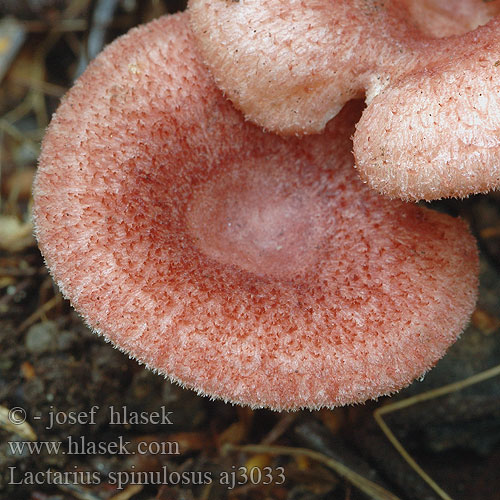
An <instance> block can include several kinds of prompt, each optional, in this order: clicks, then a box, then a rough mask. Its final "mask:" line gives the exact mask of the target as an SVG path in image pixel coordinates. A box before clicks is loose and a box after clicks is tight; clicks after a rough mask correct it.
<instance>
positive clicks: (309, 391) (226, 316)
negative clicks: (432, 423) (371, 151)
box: [34, 13, 478, 410]
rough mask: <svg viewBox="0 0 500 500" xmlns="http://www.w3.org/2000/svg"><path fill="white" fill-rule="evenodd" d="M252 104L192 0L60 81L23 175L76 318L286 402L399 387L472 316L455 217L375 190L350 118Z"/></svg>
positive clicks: (259, 397)
mask: <svg viewBox="0 0 500 500" xmlns="http://www.w3.org/2000/svg"><path fill="white" fill-rule="evenodd" d="M359 114H360V103H351V104H350V105H348V106H347V107H346V108H345V110H344V111H342V112H341V113H340V114H339V116H338V118H336V119H334V120H332V121H331V123H330V124H329V125H328V126H327V127H326V129H325V132H324V134H322V135H313V136H308V137H304V138H302V139H300V138H296V137H291V138H283V137H280V136H277V135H274V134H270V133H265V132H263V131H262V130H261V129H260V128H259V127H257V126H255V125H253V124H251V123H250V122H248V121H246V120H245V119H244V117H243V116H242V115H241V114H240V113H239V112H238V111H237V110H235V109H234V108H233V106H232V105H231V103H230V102H229V101H228V100H226V99H225V98H224V97H223V95H222V93H221V92H220V91H219V90H218V89H217V87H216V86H215V83H214V82H213V80H212V78H211V76H210V74H209V71H208V70H207V69H206V68H205V66H204V65H203V63H202V61H201V59H200V58H199V57H198V55H197V53H196V51H195V48H194V40H193V36H192V34H191V32H190V30H189V29H188V23H187V17H186V14H185V13H184V14H179V15H174V16H169V17H164V18H161V19H159V20H156V21H153V22H151V23H150V24H148V25H145V26H143V27H140V28H138V29H133V30H132V31H131V32H129V33H128V34H127V35H125V36H123V37H121V38H119V39H118V40H116V41H115V42H114V43H113V44H111V45H110V46H108V47H107V48H106V49H105V50H104V52H103V53H101V54H100V55H99V56H98V57H97V58H96V59H95V61H94V62H93V63H91V65H90V66H89V68H88V69H87V71H86V72H85V73H84V74H83V76H82V77H81V78H80V79H79V80H78V81H77V83H76V84H75V86H74V87H73V88H72V89H71V90H70V91H69V93H68V94H67V96H66V97H65V99H64V100H63V102H62V104H61V105H60V107H59V109H58V111H57V113H56V114H55V116H54V117H53V120H52V122H51V124H50V126H49V129H48V131H47V134H46V136H45V138H44V141H43V148H42V154H41V157H40V162H39V169H38V173H37V176H36V181H35V188H34V200H35V203H34V219H35V223H36V236H37V238H38V242H39V245H40V248H41V250H42V253H43V255H44V257H45V259H46V263H47V265H48V267H49V269H50V271H51V273H52V275H53V277H54V279H55V281H56V282H57V283H58V284H59V287H60V288H61V290H62V292H63V293H64V295H65V296H66V297H67V298H69V299H70V301H71V302H72V304H73V306H74V307H75V308H76V310H77V311H78V312H79V313H80V314H81V315H82V316H83V318H84V319H85V321H86V322H87V323H88V325H89V326H90V327H91V328H92V329H93V330H94V331H95V332H97V333H100V334H102V335H103V336H104V337H105V338H106V339H107V340H109V341H111V342H112V343H113V344H114V345H115V346H116V347H118V348H119V349H121V350H123V351H125V352H127V353H128V354H129V355H131V356H133V357H135V358H136V359H138V360H139V361H140V362H142V363H145V364H146V365H147V366H149V367H150V368H152V369H154V370H156V371H158V372H159V373H162V374H164V375H165V376H168V377H169V378H170V379H171V380H174V381H177V382H179V383H181V384H182V385H185V386H187V387H190V388H193V389H195V390H197V391H198V392H199V393H201V394H205V395H210V396H211V397H217V398H222V399H224V400H226V401H232V402H236V403H241V404H246V405H251V406H252V407H269V408H273V409H277V410H278V409H297V408H302V407H308V408H319V407H323V406H328V407H332V406H335V405H344V404H348V403H354V402H360V401H365V400H366V399H368V398H374V397H377V396H379V395H381V394H388V393H392V392H393V391H396V390H398V389H400V388H401V387H403V386H405V385H407V384H409V383H410V382H411V381H412V380H413V379H414V378H415V377H418V376H421V375H422V374H423V373H425V372H426V370H428V369H429V368H430V367H431V366H433V365H434V364H435V363H436V362H437V360H438V359H439V358H440V357H441V356H442V355H443V354H444V353H445V351H446V349H447V348H448V347H449V345H450V344H452V343H453V342H454V341H455V340H456V338H457V336H458V335H459V334H460V332H461V331H462V330H463V328H464V326H465V325H466V323H467V321H468V318H469V315H470V314H471V312H472V310H473V308H474V304H475V301H476V294H477V274H478V256H477V250H476V245H475V241H474V239H473V237H472V236H471V235H470V233H469V231H468V228H467V226H466V224H465V223H464V222H463V221H461V220H459V219H454V218H452V217H450V216H447V215H444V214H440V213H437V212H434V211H431V210H428V209H425V208H421V207H418V206H416V205H413V204H404V203H402V202H400V201H396V202H391V201H389V200H386V199H383V198H382V197H380V196H378V195H377V194H376V193H375V192H373V191H371V190H369V189H367V188H366V187H365V186H364V185H363V184H362V183H361V182H360V181H359V179H358V178H357V176H356V174H355V171H354V170H353V169H352V156H351V153H350V149H351V142H350V140H349V136H350V134H351V133H352V131H353V127H354V123H355V122H356V120H357V119H358V118H359Z"/></svg>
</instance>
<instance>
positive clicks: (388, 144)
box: [189, 0, 500, 200]
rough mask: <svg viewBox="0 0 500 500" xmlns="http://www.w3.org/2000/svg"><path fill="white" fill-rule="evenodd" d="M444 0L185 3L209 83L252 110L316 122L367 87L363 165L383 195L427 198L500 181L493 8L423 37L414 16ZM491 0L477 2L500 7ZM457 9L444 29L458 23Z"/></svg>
mask: <svg viewBox="0 0 500 500" xmlns="http://www.w3.org/2000/svg"><path fill="white" fill-rule="evenodd" d="M478 2H479V0H468V1H466V2H464V3H465V4H466V5H467V8H466V9H465V11H464V10H463V9H462V10H458V12H459V13H461V14H463V16H465V14H466V13H468V12H471V11H472V10H473V7H477V4H478ZM442 3H443V2H440V1H436V0H434V1H433V2H430V3H429V2H427V4H426V5H427V10H426V11H424V12H422V10H421V9H422V8H423V6H422V5H420V7H419V8H416V7H415V0H405V1H404V2H402V1H401V0H388V1H386V2H382V3H380V2H366V1H364V0H336V1H331V0H312V1H310V2H303V1H302V0H245V1H241V2H228V1H226V0H190V9H189V10H190V14H191V24H192V27H193V29H194V32H195V34H196V36H197V39H198V43H199V47H200V49H201V51H202V54H203V56H204V58H205V60H206V62H207V64H208V65H209V67H210V69H211V71H212V73H213V75H214V77H215V79H216V81H217V84H218V85H219V86H220V87H221V88H222V90H223V91H224V92H225V93H226V95H227V96H228V97H229V98H230V99H231V100H232V101H233V102H234V103H235V105H236V106H237V107H238V108H240V109H241V110H242V111H243V112H244V113H245V115H246V116H247V117H248V118H249V119H250V120H252V121H254V122H255V123H258V124H260V125H261V126H263V127H264V128H266V129H268V130H271V131H275V132H277V133H280V134H285V135H286V134H310V133H319V132H321V131H322V130H323V129H324V127H325V125H326V123H327V122H328V121H329V120H330V119H331V118H332V117H334V116H335V115H336V114H337V113H338V112H339V111H340V109H341V108H342V106H343V105H344V104H345V103H346V102H348V101H349V100H350V99H353V98H357V97H362V96H364V95H366V100H367V103H368V107H367V109H366V111H365V112H364V114H363V118H362V119H361V121H360V123H359V124H358V126H357V132H356V134H355V136H354V154H355V159H356V166H357V168H358V170H359V172H360V175H361V177H362V178H363V180H365V181H366V182H368V184H369V185H370V186H371V187H373V188H375V189H377V190H378V191H380V192H381V193H383V194H385V195H387V196H389V197H400V198H402V199H405V200H419V199H427V200H431V199H438V198H442V197H450V196H467V195H468V194H471V193H478V192H486V191H488V190H490V189H495V188H498V187H499V186H500V132H499V131H500V66H499V58H500V56H499V54H500V19H495V20H493V21H491V22H490V23H489V24H488V25H487V26H485V27H480V28H477V29H476V30H475V31H473V32H470V33H466V34H463V35H461V36H456V37H451V38H444V39H434V38H429V37H428V36H427V35H426V34H425V33H423V32H422V31H421V30H419V29H418V27H417V26H422V24H423V23H422V19H421V18H419V17H418V16H419V15H429V12H432V8H434V11H435V12H438V11H439V8H438V7H439V6H440V5H441V4H442ZM494 3H495V6H494V7H493V6H491V7H490V8H489V9H491V10H489V9H488V10H487V9H486V8H483V9H479V10H478V12H481V13H482V15H483V17H486V16H487V15H488V14H489V13H491V12H498V11H499V10H500V1H499V0H496V1H495V2H494ZM464 12H465V14H464ZM410 13H413V15H414V16H416V17H414V18H411V17H410ZM463 16H462V15H458V14H457V16H456V17H455V18H454V22H451V21H450V22H448V23H445V24H442V25H441V27H442V30H443V32H446V33H451V32H460V31H464V30H465V29H466V28H467V27H468V26H466V25H464V24H463V23H464V17H463ZM483 17H481V16H476V17H475V21H474V24H475V23H477V22H480V20H482V19H483ZM430 19H432V21H433V23H434V24H432V25H429V24H428V25H424V26H426V28H425V29H426V30H427V34H434V35H435V34H436V31H439V26H437V25H436V24H435V23H436V22H437V21H439V19H438V16H437V14H436V15H435V16H434V17H432V16H431V18H430ZM474 24H473V25H474Z"/></svg>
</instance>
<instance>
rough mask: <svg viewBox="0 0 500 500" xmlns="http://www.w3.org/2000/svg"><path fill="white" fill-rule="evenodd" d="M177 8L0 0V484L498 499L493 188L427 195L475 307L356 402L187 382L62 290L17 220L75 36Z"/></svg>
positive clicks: (84, 495) (225, 494)
mask: <svg viewBox="0 0 500 500" xmlns="http://www.w3.org/2000/svg"><path fill="white" fill-rule="evenodd" d="M99 8H101V9H102V11H99V12H101V14H102V16H103V17H101V19H100V21H99V22H97V21H96V12H97V9H99ZM181 8H183V4H182V1H169V0H165V1H160V0H145V1H141V2H138V1H134V0H122V1H90V0H71V1H70V0H66V1H65V0H61V1H49V0H38V1H34V0H32V1H28V0H25V1H19V0H18V1H7V0H0V78H1V86H0V147H1V152H0V181H1V205H0V498H1V499H32V500H56V499H57V500H62V499H68V500H69V499H84V500H99V499H101V500H104V499H106V500H107V499H115V500H125V499H128V498H133V499H137V500H140V499H158V500H174V499H178V500H180V499H186V500H190V499H200V500H201V499H205V500H208V499H225V498H235V499H236V498H238V499H255V500H260V499H279V500H285V499H288V500H292V499H293V500H320V499H346V500H347V499H350V500H355V499H362V498H378V499H391V498H400V499H402V500H426V499H429V500H430V499H438V498H450V497H451V498H453V499H456V500H476V499H477V500H493V499H498V498H500V474H499V473H498V471H499V470H500V368H499V366H500V195H499V194H498V193H492V194H489V195H482V196H473V197H470V198H468V199H466V200H463V201H446V202H440V203H435V204H434V208H436V209H438V210H445V211H447V212H448V213H450V214H452V215H457V216H458V215H459V216H461V217H463V218H465V219H466V220H467V221H468V222H469V224H470V226H471V229H472V231H473V233H474V234H475V236H476V237H477V239H478V242H479V248H480V252H481V288H480V298H479V302H478V305H477V309H476V312H475V313H474V315H473V317H472V320H471V324H470V326H469V328H468V329H467V330H466V331H465V332H464V333H463V335H462V336H461V338H460V340H459V341H458V342H457V343H456V344H455V345H454V346H453V347H452V348H451V350H450V352H449V353H448V354H447V356H445V358H443V360H442V361H441V362H439V363H438V366H437V367H436V368H435V369H434V370H432V371H431V372H430V373H429V374H428V375H427V376H426V377H425V378H424V379H423V380H422V381H416V382H414V383H413V384H412V385H411V386H410V387H409V388H407V389H406V390H403V391H401V392H400V393H399V394H398V395H396V396H394V397H392V398H381V399H380V400H379V401H376V402H369V403H367V404H365V405H360V406H356V407H347V408H338V409H335V410H321V411H315V412H309V411H300V412H296V413H276V412H271V411H266V410H256V411H252V410H250V409H248V408H241V407H237V406H232V405H229V404H224V403H222V402H218V401H211V400H209V399H207V398H202V397H199V396H197V395H196V394H195V393H194V392H192V391H189V390H184V389H181V388H180V387H178V386H176V385H173V384H171V383H170V382H168V381H166V380H164V379H163V378H162V377H159V376H157V375H155V374H153V373H152V372H150V371H148V370H146V369H145V368H144V367H142V366H140V365H138V364H137V363H136V362H135V361H134V360H131V359H129V358H128V357H127V356H125V355H123V354H122V353H120V352H119V351H117V350H115V349H113V347H112V346H111V345H109V344H106V343H105V342H104V341H103V340H102V339H100V338H98V337H97V336H95V335H93V334H92V333H91V332H90V331H89V330H88V329H87V328H86V327H85V326H84V324H83V323H82V321H81V320H80V319H79V317H78V315H77V314H76V313H75V312H74V311H73V310H72V308H71V306H70V305H69V304H68V303H67V302H66V301H65V300H64V299H63V298H62V297H61V295H60V293H59V291H58V290H57V287H55V285H54V284H53V282H52V280H51V278H50V276H49V274H48V272H47V270H46V268H45V266H44V263H43V259H42V257H41V255H40V253H39V251H38V249H37V246H36V242H35V240H34V238H33V236H32V230H33V228H32V224H31V221H30V212H31V203H32V201H31V183H32V180H33V175H34V172H35V169H36V160H37V156H38V153H39V149H40V141H41V139H42V137H43V133H44V129H45V127H46V126H47V124H48V121H49V117H50V116H51V114H52V113H53V111H54V110H55V109H56V107H57V104H58V102H59V99H60V98H61V96H62V95H63V94H64V92H65V91H66V89H67V88H68V87H69V86H70V85H71V82H72V81H73V80H74V78H75V75H77V74H78V73H79V72H81V71H82V70H83V68H84V67H85V65H86V64H87V60H88V58H87V55H86V53H87V48H88V47H89V45H92V46H93V47H98V48H99V47H102V45H103V44H104V43H107V42H109V41H111V40H112V39H113V38H114V37H116V36H117V35H119V34H121V33H124V32H126V31H127V30H128V29H129V28H131V27H132V26H135V25H137V24H140V23H144V22H147V21H148V20H150V19H153V18H155V17H158V16H160V15H163V14H165V13H167V12H174V11H176V10H178V9H181ZM450 384H454V385H451V386H450ZM410 398H411V399H410ZM404 401H406V402H405V403H401V402H404ZM395 403H396V404H400V407H398V406H397V405H395ZM391 405H392V406H391ZM124 408H125V410H124ZM379 408H384V410H383V411H384V413H383V419H384V422H385V423H386V424H387V425H388V428H389V429H390V432H391V433H393V435H394V436H395V437H396V438H397V440H398V442H399V443H401V446H402V450H399V451H398V450H396V448H395V447H394V446H393V444H392V443H391V441H390V439H389V438H388V436H387V435H386V434H385V433H384V432H383V429H382V428H381V427H380V425H378V424H377V421H376V419H375V418H374V415H375V412H376V411H377V409H379ZM379 411H380V410H379ZM124 412H126V415H125V414H124ZM141 412H142V413H141ZM16 419H17V420H16ZM15 424H16V425H15ZM391 435H392V434H391ZM26 443H38V445H39V446H38V447H36V446H35V447H34V446H31V447H30V446H28V445H27V444H26ZM401 451H403V454H401ZM405 454H408V456H409V457H410V461H411V459H413V460H415V461H416V463H417V464H418V465H419V466H420V467H421V469H422V470H423V471H424V472H425V473H427V474H428V475H429V479H428V481H425V480H424V478H423V477H422V474H421V471H420V469H418V467H415V466H413V467H412V466H411V465H410V464H408V462H407V461H406V460H405V458H404V456H403V455H405ZM408 456H407V458H408ZM429 482H430V483H432V484H433V486H434V487H431V486H430V485H429ZM440 489H442V490H443V492H446V493H447V494H448V495H449V497H446V496H443V495H444V493H439V491H440Z"/></svg>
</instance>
